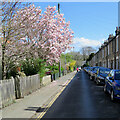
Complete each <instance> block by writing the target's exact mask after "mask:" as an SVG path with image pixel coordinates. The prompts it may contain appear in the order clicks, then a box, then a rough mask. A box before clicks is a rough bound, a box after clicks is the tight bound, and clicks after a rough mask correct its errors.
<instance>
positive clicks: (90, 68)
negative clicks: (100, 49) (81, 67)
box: [88, 67, 93, 75]
mask: <svg viewBox="0 0 120 120" xmlns="http://www.w3.org/2000/svg"><path fill="white" fill-rule="evenodd" d="M92 68H93V67H89V70H88V75H90V72H91V70H92Z"/></svg>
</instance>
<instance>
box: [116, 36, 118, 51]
mask: <svg viewBox="0 0 120 120" xmlns="http://www.w3.org/2000/svg"><path fill="white" fill-rule="evenodd" d="M116 52H118V35H117V36H116Z"/></svg>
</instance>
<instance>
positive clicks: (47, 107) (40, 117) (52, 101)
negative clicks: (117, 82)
mask: <svg viewBox="0 0 120 120" xmlns="http://www.w3.org/2000/svg"><path fill="white" fill-rule="evenodd" d="M73 77H74V76H73ZM73 77H72V78H71V79H70V81H68V82H67V83H66V84H65V86H64V87H63V88H62V90H61V91H60V92H59V93H57V95H56V96H55V97H54V98H53V99H52V100H51V102H50V103H49V104H48V105H47V106H46V108H45V109H44V111H43V112H42V113H40V114H39V116H37V118H36V120H38V119H39V120H40V119H42V117H43V116H44V115H45V113H46V112H47V111H48V109H49V108H50V107H51V106H52V104H53V103H54V102H55V100H56V99H57V98H58V97H59V96H60V94H61V93H62V92H63V90H64V89H65V88H66V86H67V85H68V84H69V83H70V82H71V80H72V79H73Z"/></svg>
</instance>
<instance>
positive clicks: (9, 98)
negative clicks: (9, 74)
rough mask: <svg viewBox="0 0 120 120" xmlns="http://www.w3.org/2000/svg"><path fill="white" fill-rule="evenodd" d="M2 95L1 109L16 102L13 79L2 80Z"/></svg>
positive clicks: (0, 83)
mask: <svg viewBox="0 0 120 120" xmlns="http://www.w3.org/2000/svg"><path fill="white" fill-rule="evenodd" d="M0 95H1V102H2V105H1V106H0V108H1V107H5V106H7V105H8V104H11V103H13V101H14V100H15V83H14V79H13V78H11V79H8V80H0Z"/></svg>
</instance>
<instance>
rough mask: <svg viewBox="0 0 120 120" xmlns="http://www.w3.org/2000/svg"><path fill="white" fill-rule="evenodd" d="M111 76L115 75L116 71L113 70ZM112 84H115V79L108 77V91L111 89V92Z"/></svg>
mask: <svg viewBox="0 0 120 120" xmlns="http://www.w3.org/2000/svg"><path fill="white" fill-rule="evenodd" d="M110 77H114V71H111V73H110ZM112 85H113V80H111V79H110V78H108V91H109V93H110V92H111V89H112Z"/></svg>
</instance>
